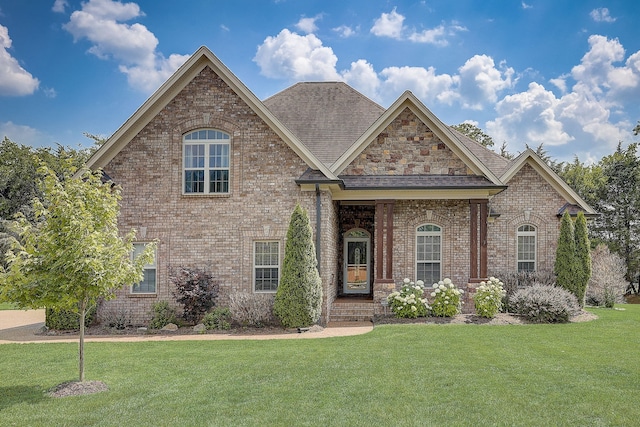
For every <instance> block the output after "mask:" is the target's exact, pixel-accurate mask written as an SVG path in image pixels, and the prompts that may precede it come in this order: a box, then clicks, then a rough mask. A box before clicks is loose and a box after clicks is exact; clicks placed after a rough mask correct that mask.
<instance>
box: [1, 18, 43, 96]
mask: <svg viewBox="0 0 640 427" xmlns="http://www.w3.org/2000/svg"><path fill="white" fill-rule="evenodd" d="M11 44H12V41H11V38H10V37H9V29H8V28H7V27H4V26H2V25H0V96H25V95H31V94H33V93H34V92H35V91H36V90H37V89H38V86H39V85H40V81H39V80H38V79H37V78H35V77H33V75H31V73H29V72H28V71H27V70H25V69H24V68H22V67H21V66H20V64H19V63H18V61H17V60H16V59H15V58H14V57H13V56H11V54H10V53H9V49H10V48H11Z"/></svg>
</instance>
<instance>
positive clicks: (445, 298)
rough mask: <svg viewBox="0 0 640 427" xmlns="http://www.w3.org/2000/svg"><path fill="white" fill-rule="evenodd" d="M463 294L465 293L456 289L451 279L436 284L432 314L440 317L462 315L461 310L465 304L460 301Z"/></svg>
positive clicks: (432, 293)
mask: <svg viewBox="0 0 640 427" xmlns="http://www.w3.org/2000/svg"><path fill="white" fill-rule="evenodd" d="M463 293H464V291H463V290H462V289H458V288H456V285H454V284H453V282H451V279H444V280H441V281H439V282H438V283H434V284H433V292H431V296H432V297H435V300H434V301H433V304H431V312H432V313H433V315H434V316H439V317H453V316H455V315H456V314H458V313H460V308H461V306H462V304H463V302H462V301H461V300H460V295H462V294H463Z"/></svg>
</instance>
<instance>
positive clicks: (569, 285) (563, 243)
mask: <svg viewBox="0 0 640 427" xmlns="http://www.w3.org/2000/svg"><path fill="white" fill-rule="evenodd" d="M553 272H554V273H555V275H556V283H557V285H558V286H561V287H562V288H564V289H566V290H567V291H569V292H571V293H572V294H574V295H576V286H575V284H576V274H577V262H576V242H575V238H574V230H573V221H572V220H571V216H569V212H567V211H565V213H564V214H563V215H562V222H561V223H560V236H559V237H558V248H557V249H556V262H555V265H554V268H553Z"/></svg>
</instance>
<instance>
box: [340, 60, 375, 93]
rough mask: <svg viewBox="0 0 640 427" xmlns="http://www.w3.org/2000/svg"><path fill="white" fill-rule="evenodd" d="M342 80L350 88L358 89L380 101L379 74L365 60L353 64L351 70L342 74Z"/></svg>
mask: <svg viewBox="0 0 640 427" xmlns="http://www.w3.org/2000/svg"><path fill="white" fill-rule="evenodd" d="M342 78H343V79H344V81H345V82H347V83H348V84H349V85H350V86H352V87H354V88H356V89H357V90H359V91H360V92H362V93H363V94H365V95H367V96H368V97H370V98H372V99H375V100H378V99H379V96H378V89H379V88H380V79H379V78H378V73H376V71H375V70H374V69H373V65H371V64H370V63H368V62H367V61H366V60H364V59H359V60H357V61H356V62H352V63H351V68H350V69H349V70H346V71H343V72H342Z"/></svg>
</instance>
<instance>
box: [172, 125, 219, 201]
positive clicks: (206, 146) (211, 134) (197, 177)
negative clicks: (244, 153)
mask: <svg viewBox="0 0 640 427" xmlns="http://www.w3.org/2000/svg"><path fill="white" fill-rule="evenodd" d="M229 152H230V137H229V134H227V133H225V132H221V131H218V130H211V129H207V130H197V131H194V132H190V133H188V134H186V135H185V136H184V138H183V171H184V172H183V189H184V193H185V194H227V193H229V175H230V167H229V164H230V162H229Z"/></svg>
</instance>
